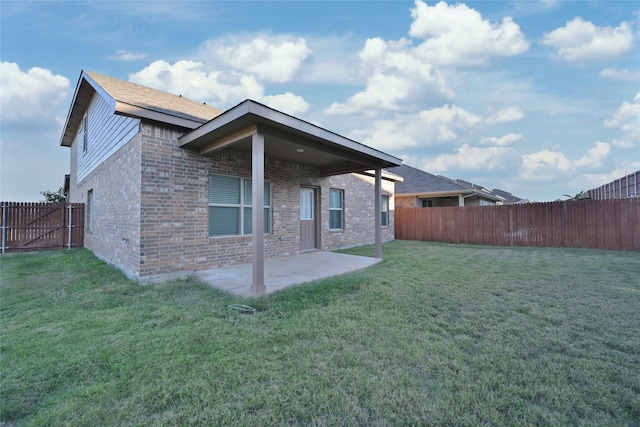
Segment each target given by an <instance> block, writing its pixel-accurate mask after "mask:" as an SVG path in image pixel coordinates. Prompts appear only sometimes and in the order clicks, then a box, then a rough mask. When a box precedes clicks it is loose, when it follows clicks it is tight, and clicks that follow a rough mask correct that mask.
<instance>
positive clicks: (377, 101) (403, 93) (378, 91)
mask: <svg viewBox="0 0 640 427" xmlns="http://www.w3.org/2000/svg"><path fill="white" fill-rule="evenodd" d="M410 88H411V81H409V80H407V79H404V78H402V77H398V76H393V75H384V74H376V75H373V76H371V77H369V78H368V79H367V88H366V89H365V90H364V91H362V92H358V93H356V94H355V95H353V96H351V97H349V99H347V102H346V103H343V104H342V103H337V102H336V103H333V104H332V105H331V106H330V107H329V108H327V109H326V110H325V113H326V114H330V115H331V114H354V113H362V114H365V115H366V114H367V110H369V109H372V108H375V109H379V108H380V109H384V110H392V111H393V110H398V109H400V101H402V100H403V99H404V98H405V97H407V95H408V94H409V90H410Z"/></svg>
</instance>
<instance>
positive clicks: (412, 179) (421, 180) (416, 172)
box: [387, 165, 472, 194]
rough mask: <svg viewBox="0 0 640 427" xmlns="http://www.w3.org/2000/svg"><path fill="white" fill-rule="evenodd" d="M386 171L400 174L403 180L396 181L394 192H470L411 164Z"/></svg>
mask: <svg viewBox="0 0 640 427" xmlns="http://www.w3.org/2000/svg"><path fill="white" fill-rule="evenodd" d="M387 170H388V171H390V172H393V173H395V174H397V175H400V176H401V177H403V178H404V182H397V183H396V187H395V188H396V194H419V193H440V192H451V193H464V194H467V193H471V192H472V191H470V190H469V189H467V188H465V187H463V186H461V185H458V184H456V183H455V182H453V181H451V180H449V179H446V178H441V177H439V176H436V175H432V174H430V173H428V172H425V171H422V170H420V169H416V168H413V167H411V166H407V165H402V166H396V167H392V168H387Z"/></svg>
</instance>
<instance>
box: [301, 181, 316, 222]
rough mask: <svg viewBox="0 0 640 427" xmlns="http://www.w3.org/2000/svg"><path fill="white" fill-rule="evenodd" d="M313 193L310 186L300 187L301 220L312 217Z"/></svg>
mask: <svg viewBox="0 0 640 427" xmlns="http://www.w3.org/2000/svg"><path fill="white" fill-rule="evenodd" d="M313 195H314V191H313V190H312V189H310V188H302V189H300V219H301V220H303V221H307V220H312V219H313Z"/></svg>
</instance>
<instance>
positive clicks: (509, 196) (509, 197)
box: [491, 188, 522, 202]
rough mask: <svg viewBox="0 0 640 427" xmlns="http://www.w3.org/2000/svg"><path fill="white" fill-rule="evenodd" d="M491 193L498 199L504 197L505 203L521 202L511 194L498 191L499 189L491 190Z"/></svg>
mask: <svg viewBox="0 0 640 427" xmlns="http://www.w3.org/2000/svg"><path fill="white" fill-rule="evenodd" d="M491 191H492V192H493V193H495V194H497V195H498V196H500V197H504V199H505V201H506V202H519V201H520V200H522V199H521V198H520V197H518V196H515V195H514V194H513V193H509V192H508V191H504V190H500V189H499V188H494V189H493V190H491Z"/></svg>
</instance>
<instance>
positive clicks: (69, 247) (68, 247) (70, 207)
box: [67, 203, 73, 249]
mask: <svg viewBox="0 0 640 427" xmlns="http://www.w3.org/2000/svg"><path fill="white" fill-rule="evenodd" d="M72 209H73V206H72V205H71V203H69V245H68V246H67V249H71V228H72V224H71V223H72V221H73V219H72V218H73V216H72V215H71V210H72Z"/></svg>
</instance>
